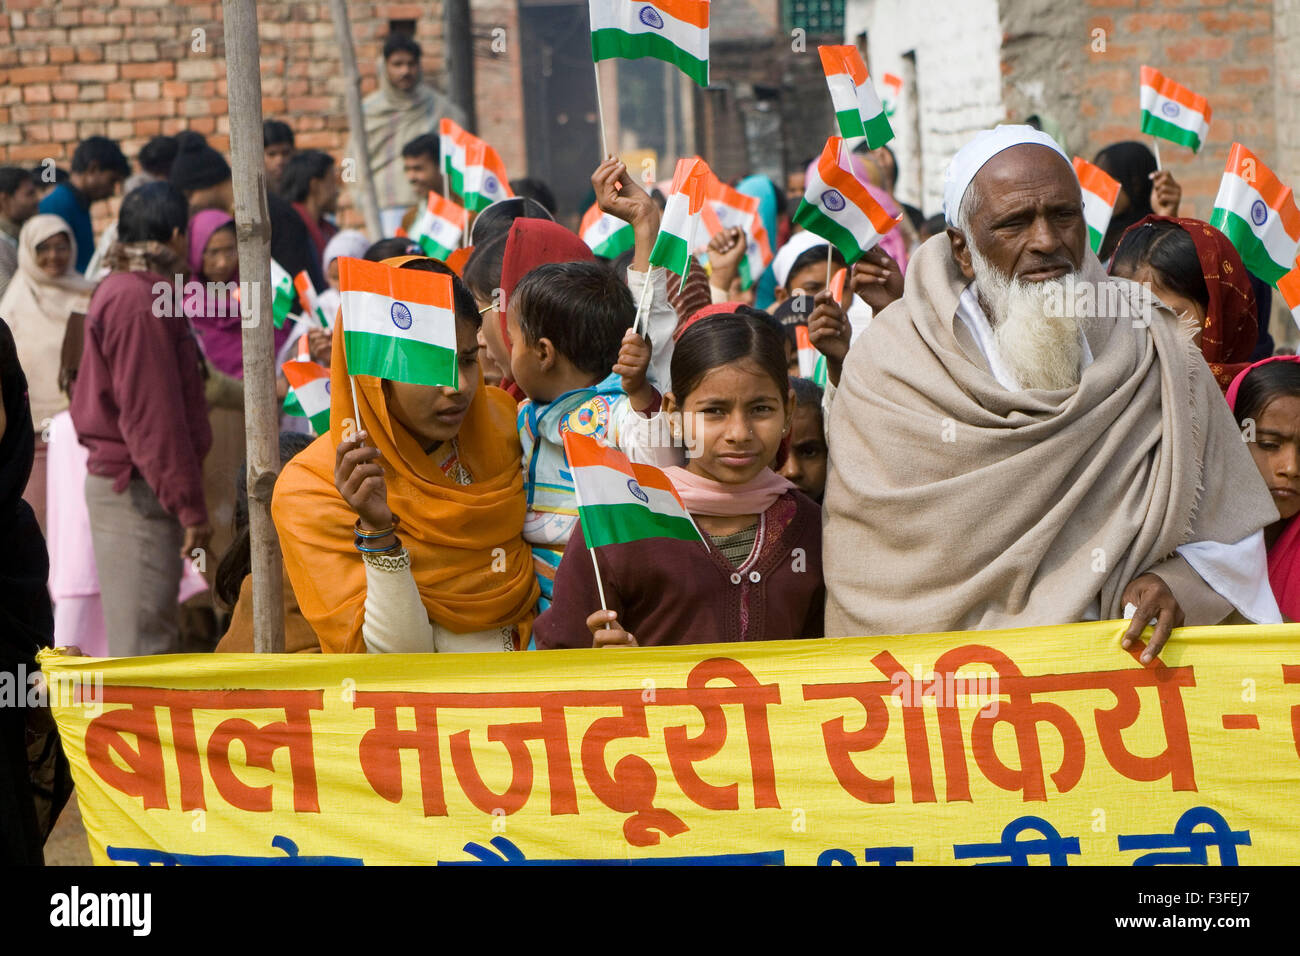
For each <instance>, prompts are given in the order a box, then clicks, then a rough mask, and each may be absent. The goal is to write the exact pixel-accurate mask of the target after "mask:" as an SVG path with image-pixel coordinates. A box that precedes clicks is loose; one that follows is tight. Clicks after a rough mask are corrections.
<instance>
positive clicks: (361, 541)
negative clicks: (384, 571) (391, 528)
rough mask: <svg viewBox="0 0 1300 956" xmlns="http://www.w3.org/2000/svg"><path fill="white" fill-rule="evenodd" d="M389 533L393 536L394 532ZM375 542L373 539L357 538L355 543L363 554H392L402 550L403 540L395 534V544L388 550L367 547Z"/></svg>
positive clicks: (387, 548)
mask: <svg viewBox="0 0 1300 956" xmlns="http://www.w3.org/2000/svg"><path fill="white" fill-rule="evenodd" d="M389 533H390V534H391V533H392V532H389ZM373 541H374V539H373V538H372V539H366V538H357V539H356V541H355V542H353V543H354V544H355V545H356V549H357V550H358V551H360V552H361V553H362V554H391V553H392V552H394V551H398V550H400V549H401V547H402V539H401V538H399V537H398V536H397V535H395V534H394V535H393V543H392V544H390V545H389V546H388V547H386V548H371V547H367V545H369V544H371V543H373Z"/></svg>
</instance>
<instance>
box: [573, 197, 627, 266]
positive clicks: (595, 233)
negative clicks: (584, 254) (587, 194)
mask: <svg viewBox="0 0 1300 956" xmlns="http://www.w3.org/2000/svg"><path fill="white" fill-rule="evenodd" d="M578 235H580V236H581V237H582V241H583V242H585V243H586V244H587V247H588V248H589V249H591V251H592V252H594V253H595V254H596V255H598V256H600V257H602V258H604V259H617V258H618V257H619V256H621V255H622V254H623V253H625V252H627V251H628V250H629V249H631V248H632V247H633V246H634V245H636V236H635V235H634V234H633V232H632V224H631V223H629V222H624V221H623V220H622V219H619V218H618V216H611V215H610V214H609V213H607V212H601V211H600V206H599V205H598V204H594V203H593V204H592V207H591V208H590V209H588V210H587V211H586V212H585V213H584V214H583V216H582V222H581V224H580V225H579V226H578Z"/></svg>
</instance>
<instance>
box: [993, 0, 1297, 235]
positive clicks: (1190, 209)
mask: <svg viewBox="0 0 1300 956" xmlns="http://www.w3.org/2000/svg"><path fill="white" fill-rule="evenodd" d="M1020 2H1023V0H1009V2H1007V3H1006V4H1005V8H1004V9H1006V10H1008V11H1010V10H1011V9H1012V8H1014V7H1015V6H1016V4H1017V3H1020ZM1005 22H1006V20H1005V18H1004V23H1005ZM1083 26H1084V31H1083V35H1081V36H1078V37H1077V39H1075V38H1073V37H1072V38H1071V41H1070V42H1071V44H1072V46H1073V47H1074V50H1073V51H1072V52H1071V54H1070V55H1069V60H1070V62H1071V72H1072V73H1073V77H1077V78H1078V81H1076V82H1075V87H1076V89H1077V90H1078V91H1079V93H1078V109H1077V112H1076V111H1075V110H1074V109H1072V108H1070V107H1067V108H1066V109H1064V110H1062V114H1063V115H1062V116H1061V121H1062V122H1063V123H1066V124H1069V127H1070V128H1071V131H1072V135H1071V141H1072V146H1073V148H1074V149H1075V151H1076V152H1078V153H1080V154H1081V155H1085V156H1087V157H1088V158H1091V156H1092V154H1093V153H1095V152H1096V151H1097V150H1098V149H1100V148H1101V147H1103V146H1105V145H1106V144H1108V143H1112V142H1115V141H1117V140H1123V139H1142V137H1141V136H1140V135H1139V133H1138V130H1139V126H1138V124H1139V120H1140V113H1139V107H1138V68H1139V67H1140V66H1141V65H1142V64H1149V65H1151V66H1154V67H1156V68H1157V69H1160V70H1161V71H1162V72H1163V73H1165V75H1166V76H1170V77H1172V78H1173V79H1175V80H1177V82H1179V83H1181V84H1183V85H1184V86H1186V87H1189V88H1190V89H1192V90H1194V91H1196V92H1197V93H1200V94H1202V95H1204V96H1205V97H1206V98H1207V99H1209V101H1210V106H1211V108H1212V110H1213V116H1212V118H1211V122H1210V133H1209V138H1208V139H1207V140H1206V141H1205V143H1204V144H1203V145H1202V146H1201V149H1200V152H1199V153H1196V154H1195V155H1193V153H1192V152H1191V150H1187V149H1183V148H1182V147H1179V146H1175V145H1174V144H1172V143H1162V144H1161V149H1160V156H1161V160H1162V162H1163V163H1164V165H1165V166H1167V167H1168V168H1169V169H1170V170H1171V171H1172V172H1173V174H1174V176H1175V177H1176V178H1177V179H1178V181H1179V183H1180V184H1181V185H1182V187H1183V196H1184V202H1183V206H1182V208H1181V210H1180V211H1181V212H1182V213H1183V214H1184V215H1191V216H1199V217H1202V218H1204V217H1207V216H1209V213H1210V209H1211V208H1212V207H1213V204H1214V196H1215V193H1216V192H1217V191H1218V186H1219V179H1220V177H1221V176H1222V173H1223V165H1224V162H1225V160H1226V158H1227V153H1228V149H1229V148H1230V147H1231V145H1232V143H1233V141H1234V140H1237V141H1240V142H1242V143H1243V144H1245V145H1246V146H1248V147H1249V148H1250V149H1251V150H1253V151H1254V152H1255V153H1256V154H1257V155H1258V156H1259V157H1260V158H1261V159H1262V160H1263V161H1264V162H1265V163H1266V164H1268V165H1270V166H1273V165H1274V164H1277V163H1279V161H1280V159H1281V156H1280V154H1279V151H1278V137H1277V135H1276V134H1275V131H1274V83H1275V79H1276V77H1275V72H1274V50H1273V44H1274V38H1273V29H1274V25H1273V0H1200V2H1189V0H1179V2H1159V3H1158V2H1153V0H1087V4H1086V11H1085V22H1084V24H1083ZM1094 29H1101V30H1104V31H1105V32H1106V37H1107V49H1106V51H1105V52H1094V51H1093V50H1092V49H1091V48H1090V46H1089V43H1090V36H1091V31H1092V30H1094ZM1081 67H1082V68H1081ZM1015 69H1016V67H1015V65H1014V63H1013V64H1012V70H1013V72H1014V71H1015ZM1060 75H1061V76H1064V75H1065V71H1064V70H1062V71H1061V73H1060ZM1292 82H1294V77H1293V78H1292ZM1289 120H1290V118H1289V117H1288V122H1289Z"/></svg>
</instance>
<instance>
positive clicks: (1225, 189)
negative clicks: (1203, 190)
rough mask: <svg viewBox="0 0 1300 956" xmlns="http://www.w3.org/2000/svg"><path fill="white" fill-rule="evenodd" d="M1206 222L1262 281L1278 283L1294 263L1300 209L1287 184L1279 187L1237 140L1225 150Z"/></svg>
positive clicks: (1299, 236)
mask: <svg viewBox="0 0 1300 956" xmlns="http://www.w3.org/2000/svg"><path fill="white" fill-rule="evenodd" d="M1210 225H1211V226H1213V227H1214V228H1216V229H1218V230H1219V231H1220V232H1222V233H1223V234H1224V235H1225V236H1227V237H1228V239H1229V241H1231V242H1232V244H1233V245H1234V246H1235V247H1236V249H1237V251H1238V252H1239V253H1241V261H1242V262H1244V263H1245V264H1246V268H1247V269H1249V270H1250V271H1251V272H1253V273H1255V275H1257V276H1259V277H1260V278H1261V279H1263V280H1265V281H1266V282H1271V283H1273V284H1275V285H1276V284H1277V282H1278V280H1279V279H1281V278H1282V277H1283V276H1284V275H1286V274H1287V273H1288V272H1290V271H1291V269H1292V268H1293V267H1294V266H1295V258H1296V250H1297V249H1298V248H1300V210H1297V209H1296V204H1295V197H1294V196H1292V195H1291V187H1289V186H1283V185H1282V183H1281V182H1280V181H1279V180H1278V178H1277V177H1276V176H1274V175H1273V172H1272V170H1270V169H1269V168H1268V167H1267V166H1265V165H1264V164H1263V163H1261V162H1260V161H1259V159H1258V158H1257V157H1256V156H1255V154H1254V153H1252V152H1251V151H1250V150H1248V149H1247V148H1246V147H1245V146H1242V145H1241V144H1240V143H1233V144H1232V151H1231V152H1229V153H1228V167H1227V169H1225V170H1224V172H1223V179H1222V180H1221V181H1220V182H1219V195H1217V196H1216V197H1215V198H1214V211H1213V212H1211V213H1210Z"/></svg>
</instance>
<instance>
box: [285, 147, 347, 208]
mask: <svg viewBox="0 0 1300 956" xmlns="http://www.w3.org/2000/svg"><path fill="white" fill-rule="evenodd" d="M333 169H334V157H333V156H331V155H330V154H329V153H326V152H323V151H322V150H319V149H304V150H303V151H302V152H300V153H294V154H293V155H292V156H290V157H289V161H288V162H287V163H285V164H284V172H283V173H281V175H280V195H281V196H283V197H284V198H285V199H287V200H289V202H305V201H306V199H307V194H308V193H309V192H311V183H312V180H313V179H320V178H321V177H322V176H328V175H329V174H330V172H331V171H332V170H333Z"/></svg>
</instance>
